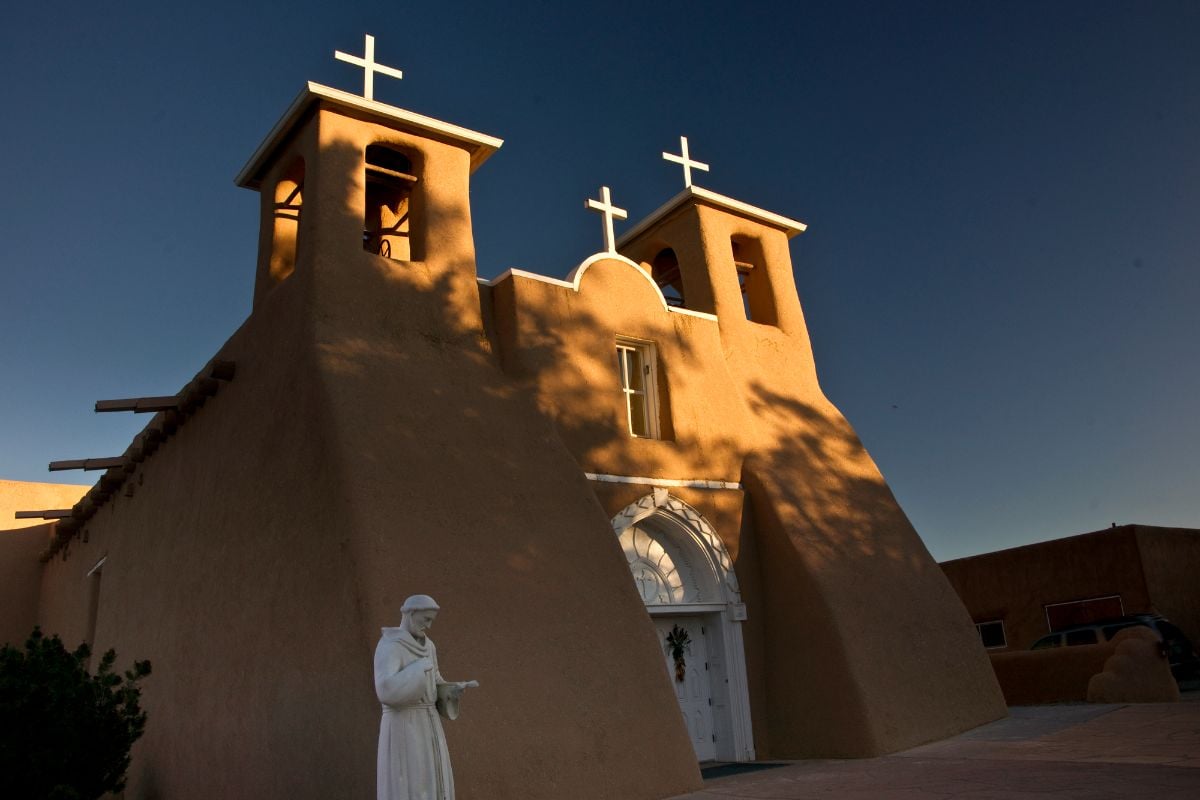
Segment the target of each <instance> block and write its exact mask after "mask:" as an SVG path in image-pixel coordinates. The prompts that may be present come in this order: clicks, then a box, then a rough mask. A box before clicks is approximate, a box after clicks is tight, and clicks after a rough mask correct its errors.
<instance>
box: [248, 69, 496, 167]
mask: <svg viewBox="0 0 1200 800" xmlns="http://www.w3.org/2000/svg"><path fill="white" fill-rule="evenodd" d="M316 105H322V106H325V107H326V108H332V109H335V110H337V111H338V112H340V113H342V114H345V115H346V116H350V117H357V118H359V119H365V120H368V121H370V122H375V123H378V124H380V125H386V126H387V127H389V128H395V129H397V130H402V131H406V132H409V133H414V134H417V135H419V136H424V137H427V138H430V139H436V140H438V141H443V142H447V143H449V144H455V145H458V146H460V147H463V148H464V149H466V150H467V151H468V152H470V154H471V171H472V172H474V171H475V170H476V169H478V167H479V165H480V164H482V163H483V162H484V161H486V160H487V159H488V157H489V156H491V155H492V153H494V152H496V151H497V150H498V149H499V148H500V146H501V145H502V144H504V140H503V139H497V138H496V137H494V136H488V135H487V134H485V133H479V132H478V131H473V130H469V129H467V128H463V127H460V126H458V125H453V124H451V123H449V122H442V121H441V120H438V119H434V118H433V117H427V116H424V115H423V114H417V113H415V112H413V111H406V110H404V109H402V108H397V107H396V106H391V105H388V104H387V103H380V102H379V101H377V100H367V99H365V98H363V97H360V96H359V95H356V94H351V93H349V92H343V91H341V90H340V89H333V88H330V87H328V86H323V85H321V84H319V83H313V82H311V81H310V82H309V83H308V84H307V85H306V86H305V88H304V90H303V91H301V92H300V94H299V95H298V96H297V97H296V99H295V100H293V101H292V104H291V105H290V106H289V107H288V109H287V111H286V112H284V114H283V116H282V117H281V118H280V120H279V122H277V123H275V127H273V128H272V129H271V132H270V133H268V134H267V138H266V139H264V140H263V143H262V144H260V145H259V146H258V149H257V150H255V151H254V155H252V156H251V157H250V160H249V161H247V162H246V166H244V167H242V170H241V171H240V172H239V173H238V174H237V177H236V178H235V179H234V180H235V182H236V183H237V185H238V186H241V187H244V188H247V189H258V188H259V185H260V183H261V181H262V178H263V176H264V174H265V173H266V171H267V170H268V168H269V167H270V164H271V161H272V158H273V157H274V155H275V153H276V151H278V150H279V148H280V147H281V146H282V145H283V143H284V142H286V141H287V139H288V137H289V136H290V135H291V134H292V133H293V131H294V130H295V129H296V128H297V127H299V126H300V125H301V123H302V122H303V121H304V120H305V119H306V118H307V116H308V112H309V110H310V109H312V108H313V107H314V106H316Z"/></svg>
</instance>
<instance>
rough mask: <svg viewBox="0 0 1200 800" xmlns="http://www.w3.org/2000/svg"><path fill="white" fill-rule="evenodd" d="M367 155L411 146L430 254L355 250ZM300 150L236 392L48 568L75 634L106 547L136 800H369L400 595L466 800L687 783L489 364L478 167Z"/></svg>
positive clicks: (592, 551)
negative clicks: (149, 669)
mask: <svg viewBox="0 0 1200 800" xmlns="http://www.w3.org/2000/svg"><path fill="white" fill-rule="evenodd" d="M312 130H313V129H312V128H310V129H309V131H312ZM377 138H378V139H383V140H386V141H395V142H397V143H399V144H402V145H403V146H409V147H419V148H420V150H421V152H420V163H421V166H422V179H423V180H425V181H427V184H428V186H427V190H426V192H425V195H424V196H423V202H424V203H426V206H425V208H424V213H425V214H426V219H427V225H428V228H427V231H426V234H427V237H428V238H427V240H426V242H425V250H426V252H428V253H429V254H431V255H430V257H429V258H427V259H426V260H425V261H423V262H409V263H400V262H393V261H389V260H387V259H383V258H380V257H378V256H374V255H371V254H369V253H366V252H364V251H363V250H362V245H361V230H362V210H361V196H362V194H361V192H362V182H361V171H362V164H361V157H362V156H361V154H362V152H363V148H364V147H365V145H366V144H369V143H372V142H373V141H375V140H376V139H377ZM306 146H319V158H317V157H315V156H316V155H318V153H316V152H313V151H309V152H308V153H306V159H307V165H306V166H307V169H306V177H305V186H304V203H305V205H304V211H303V213H302V216H301V222H300V241H299V248H300V249H299V253H300V254H299V257H298V263H297V266H296V270H295V272H294V273H293V274H292V275H291V276H290V277H288V278H287V279H286V280H284V281H283V282H282V283H280V284H279V285H278V286H275V287H274V288H273V289H270V290H269V291H265V292H262V293H260V295H259V297H258V300H257V305H256V310H255V312H254V314H253V315H252V316H251V318H250V319H249V320H248V321H247V322H246V324H245V325H244V326H243V328H242V329H241V330H240V331H239V332H238V333H237V334H235V336H234V337H233V338H232V339H231V340H230V341H229V343H227V345H226V346H225V347H224V348H222V351H221V353H220V354H219V355H220V357H221V358H224V359H231V360H233V361H235V362H236V363H237V376H236V379H235V380H234V381H232V382H231V383H230V384H229V385H228V386H227V387H224V388H222V390H221V392H220V393H219V394H218V395H217V396H216V397H214V398H212V399H211V400H210V401H209V402H208V403H207V404H206V405H205V406H204V408H202V409H201V410H200V411H199V412H198V413H197V414H196V415H195V416H194V417H193V418H191V419H190V420H189V421H188V422H187V424H186V425H185V426H183V427H181V428H180V429H179V431H178V432H177V433H176V434H175V435H174V436H173V437H172V438H171V439H170V440H168V441H167V442H166V443H165V444H163V446H162V447H160V448H159V450H158V451H157V452H156V453H155V454H154V455H153V456H152V457H151V458H149V459H147V460H146V462H145V464H144V465H143V466H141V467H140V468H139V470H138V475H137V476H135V477H136V483H135V486H136V491H135V493H134V496H133V497H131V498H126V497H124V496H123V495H121V496H118V497H117V498H115V499H114V500H111V501H110V502H109V503H108V504H107V506H106V507H104V508H101V509H100V511H99V512H98V513H97V514H96V516H95V517H94V518H93V520H92V521H91V522H90V523H89V525H88V542H87V543H86V544H84V543H83V542H82V540H81V539H78V538H77V539H75V540H74V541H73V542H72V543H71V545H70V546H69V547H68V549H67V551H66V553H65V558H59V559H56V560H55V561H53V562H52V563H51V564H50V565H49V566H48V568H47V571H46V579H45V581H44V584H43V606H42V618H43V621H44V623H45V624H46V625H47V626H48V627H50V628H53V629H56V630H62V631H64V632H67V633H70V634H76V635H77V634H78V632H79V631H80V630H81V626H82V625H83V624H85V623H81V620H86V595H85V593H84V592H83V588H82V587H83V586H84V584H85V581H84V580H83V576H84V573H85V572H86V570H87V569H88V568H90V567H91V565H92V564H94V563H95V562H96V560H97V559H98V557H100V556H101V555H107V557H108V560H107V561H106V563H105V566H104V569H103V572H102V576H101V580H102V585H101V591H100V611H99V615H98V621H97V630H96V639H97V644H98V645H99V646H100V647H102V648H103V647H109V646H112V647H116V648H117V650H118V654H119V656H120V662H121V663H126V662H127V661H128V660H132V659H134V658H150V659H152V661H153V663H154V674H153V675H152V676H151V677H150V678H149V680H148V681H147V686H146V695H145V701H146V702H145V705H146V707H147V710H148V713H149V725H148V728H147V733H146V736H145V738H144V740H143V741H142V742H141V743H139V745H138V747H137V749H136V750H135V758H134V765H133V768H132V770H131V773H130V778H131V780H130V786H129V789H128V790H127V791H126V797H127V798H130V799H131V800H133V798H150V797H159V796H166V797H174V798H211V797H264V798H271V797H277V798H322V799H323V798H328V797H364V796H370V795H371V793H372V792H373V791H374V782H375V747H376V737H377V735H378V730H379V727H378V726H379V717H380V709H379V704H378V701H377V700H376V699H375V697H374V693H373V688H372V681H371V657H372V653H373V650H374V647H375V644H376V642H377V640H378V637H379V628H380V627H381V626H385V625H395V624H398V622H399V619H400V614H399V607H400V604H401V602H402V601H403V599H404V598H405V597H406V596H407V595H409V594H412V593H416V592H426V593H430V594H432V595H433V596H434V597H435V598H437V600H438V601H439V602H440V603H441V604H442V606H443V609H444V610H443V612H442V614H441V616H440V617H439V619H438V621H437V624H436V625H435V626H434V628H433V630H432V636H433V638H434V640H435V641H436V642H437V644H438V650H439V656H440V661H441V668H442V671H443V673H444V674H445V675H446V677H447V678H449V679H468V678H470V679H477V680H479V682H480V683H481V687H480V688H479V689H477V690H472V691H471V692H470V693H469V694H468V696H467V698H466V700H465V702H464V708H463V715H462V717H461V718H460V719H459V720H458V721H456V722H454V723H448V724H447V739H448V741H449V745H450V751H451V755H452V760H453V763H454V767H455V777H456V783H457V788H458V796H459V797H460V798H461V799H462V800H518V799H519V800H560V798H561V797H562V796H563V795H564V792H566V793H569V794H571V796H573V797H581V798H593V800H602V798H611V797H622V798H630V799H631V800H651V799H652V798H660V797H665V796H669V795H674V794H679V793H682V792H685V791H688V790H691V789H694V788H697V787H698V786H699V785H700V780H699V772H698V769H697V767H696V763H695V759H694V755H693V753H692V750H691V747H690V744H689V742H688V740H687V737H686V734H685V731H684V729H683V726H682V724H681V722H680V719H679V714H678V707H677V705H676V701H675V696H674V693H673V691H672V689H671V686H670V684H669V681H668V678H667V676H666V674H665V670H663V668H662V664H661V656H660V654H659V651H658V646H657V640H656V637H655V634H654V631H653V627H652V625H651V624H650V622H649V621H648V619H647V618H646V615H645V613H644V610H643V607H642V605H641V601H640V598H639V597H638V596H637V593H636V590H635V588H634V586H633V584H632V582H631V581H630V580H629V573H628V569H627V566H626V564H625V561H624V557H623V555H622V553H621V550H620V547H619V546H618V543H617V541H616V539H615V537H614V536H613V535H612V532H611V528H610V527H609V523H608V517H607V516H606V514H605V511H604V509H602V508H601V506H600V504H599V502H598V501H597V499H596V496H595V494H594V493H593V492H592V489H591V487H590V486H589V485H588V483H587V481H586V480H585V479H584V477H583V476H582V474H581V472H580V469H579V465H578V464H577V463H576V462H575V460H574V459H573V458H572V457H571V454H570V453H569V451H568V450H567V449H566V448H565V447H564V446H563V445H562V443H561V441H560V439H559V438H558V437H557V436H556V435H555V432H554V429H553V428H552V426H551V425H550V424H549V423H548V421H547V420H546V419H545V417H544V416H543V415H542V414H541V413H540V412H539V410H538V408H537V405H536V403H535V401H534V398H533V396H532V394H530V393H528V392H527V391H524V390H522V389H520V388H519V387H515V386H513V385H512V383H511V381H509V380H507V379H506V378H505V376H504V375H503V373H502V372H501V370H500V369H499V365H498V361H497V360H496V358H495V357H494V355H492V354H491V353H490V352H489V344H488V342H487V339H486V338H485V337H484V335H483V330H482V323H481V321H480V318H479V305H478V303H479V299H478V294H477V290H476V284H475V274H474V253H473V246H472V242H471V234H470V216H469V209H468V206H467V154H466V153H465V152H464V151H461V150H458V149H457V148H455V147H452V146H449V145H442V144H438V143H435V142H431V141H428V140H412V139H406V138H405V137H404V136H401V135H398V134H396V133H395V132H392V131H387V130H385V129H381V128H377V127H376V126H372V125H368V124H365V123H363V122H360V121H350V120H347V119H345V118H341V117H337V116H335V115H331V114H329V113H328V112H321V113H320V114H319V115H318V124H317V126H316V134H315V135H310V136H308V137H306V136H299V137H297V138H296V139H295V140H294V141H293V142H292V143H291V144H290V145H289V147H291V148H293V149H294V150H295V151H296V152H294V153H289V152H284V153H281V154H280V156H279V159H278V160H279V163H280V164H281V165H284V164H286V163H288V161H289V160H290V157H291V156H292V155H295V154H297V153H300V152H303V148H305V147H306ZM267 182H268V183H269V182H270V178H269V179H268V181H267ZM264 191H266V189H265V188H264ZM631 741H636V742H639V743H643V744H644V746H639V747H636V748H630V747H629V742H631Z"/></svg>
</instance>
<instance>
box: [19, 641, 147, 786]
mask: <svg viewBox="0 0 1200 800" xmlns="http://www.w3.org/2000/svg"><path fill="white" fill-rule="evenodd" d="M90 655H91V650H90V648H88V646H87V645H86V644H83V645H80V646H79V647H78V648H77V649H76V650H75V652H73V653H70V652H68V651H67V649H66V648H65V647H64V646H63V643H62V641H61V640H60V639H59V638H58V637H57V636H51V637H49V638H46V637H45V636H44V635H42V632H41V630H39V629H38V628H34V629H33V633H32V634H30V636H29V639H28V640H27V641H26V642H25V649H24V651H22V650H20V649H18V648H16V647H12V646H9V645H5V647H4V648H3V649H0V797H12V798H22V799H23V800H25V799H27V800H43V798H44V799H45V800H94V798H99V797H102V796H103V795H104V794H106V793H107V792H119V791H121V790H122V789H123V788H125V771H126V770H127V769H128V768H129V749H130V748H131V747H132V746H133V743H134V742H136V741H137V739H138V737H140V736H141V735H142V731H143V730H144V729H145V727H146V714H145V713H144V712H143V711H142V710H141V708H140V707H139V705H138V699H139V698H140V697H141V691H140V689H139V688H138V681H140V680H141V679H142V678H144V677H145V676H147V675H149V674H150V662H149V661H137V662H134V665H133V669H130V670H126V671H125V673H124V676H123V677H122V676H121V675H117V674H115V673H113V671H112V666H113V662H115V661H116V658H117V654H116V652H114V651H112V650H109V651H108V652H107V653H105V654H104V657H103V658H101V659H100V664H99V665H98V666H97V668H96V671H95V673H94V674H91V673H89V672H88V669H87V661H88V657H89V656H90Z"/></svg>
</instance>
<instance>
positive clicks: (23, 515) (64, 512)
mask: <svg viewBox="0 0 1200 800" xmlns="http://www.w3.org/2000/svg"><path fill="white" fill-rule="evenodd" d="M13 516H14V517H16V518H17V519H66V518H67V517H69V516H71V509H69V508H47V509H44V510H42V511H18V512H17V513H16V514H14V515H13Z"/></svg>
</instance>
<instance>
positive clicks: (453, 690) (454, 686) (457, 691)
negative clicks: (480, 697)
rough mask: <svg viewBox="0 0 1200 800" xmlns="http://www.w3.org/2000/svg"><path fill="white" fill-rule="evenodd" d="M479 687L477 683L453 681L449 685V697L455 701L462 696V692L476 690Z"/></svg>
mask: <svg viewBox="0 0 1200 800" xmlns="http://www.w3.org/2000/svg"><path fill="white" fill-rule="evenodd" d="M478 687H479V681H455V682H454V683H451V684H450V696H451V697H453V698H454V699H455V700H457V699H458V698H460V697H462V696H463V692H465V691H466V690H467V689H476V688H478Z"/></svg>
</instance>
